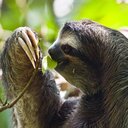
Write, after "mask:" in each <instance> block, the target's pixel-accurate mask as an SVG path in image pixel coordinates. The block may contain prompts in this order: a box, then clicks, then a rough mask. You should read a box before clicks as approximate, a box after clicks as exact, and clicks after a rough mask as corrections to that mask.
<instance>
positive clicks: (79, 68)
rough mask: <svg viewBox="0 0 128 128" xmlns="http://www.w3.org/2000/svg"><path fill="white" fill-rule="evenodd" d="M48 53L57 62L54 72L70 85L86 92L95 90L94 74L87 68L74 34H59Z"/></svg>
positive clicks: (81, 49) (80, 45)
mask: <svg viewBox="0 0 128 128" xmlns="http://www.w3.org/2000/svg"><path fill="white" fill-rule="evenodd" d="M48 52H49V54H50V56H51V58H52V59H53V60H55V61H56V62H57V67H56V68H55V70H56V71H57V72H59V73H60V74H61V75H62V76H63V77H64V78H65V79H66V80H67V81H68V82H70V83H71V84H72V85H75V86H77V87H79V88H81V89H82V90H84V91H85V90H87V91H88V92H89V91H91V90H95V88H97V87H96V82H97V81H96V80H95V77H96V76H95V73H93V71H91V69H90V68H89V67H88V64H87V63H88V62H87V61H88V58H87V57H85V56H84V48H83V46H82V44H81V42H80V41H79V39H78V37H77V35H76V34H75V33H74V32H71V31H66V32H63V33H61V32H60V35H59V36H58V38H57V40H56V41H55V42H54V43H53V45H52V46H51V47H50V48H49V51H48ZM86 62H87V63H86ZM90 87H91V90H90Z"/></svg>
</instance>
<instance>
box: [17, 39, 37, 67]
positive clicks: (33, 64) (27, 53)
mask: <svg viewBox="0 0 128 128" xmlns="http://www.w3.org/2000/svg"><path fill="white" fill-rule="evenodd" d="M18 42H19V44H20V45H21V47H22V48H23V50H24V52H25V53H26V55H27V56H28V58H29V60H30V61H31V63H32V66H33V67H34V68H35V67H36V66H35V62H34V58H33V56H32V53H31V52H30V50H29V48H28V46H27V44H26V43H25V42H24V40H23V39H22V38H21V37H18Z"/></svg>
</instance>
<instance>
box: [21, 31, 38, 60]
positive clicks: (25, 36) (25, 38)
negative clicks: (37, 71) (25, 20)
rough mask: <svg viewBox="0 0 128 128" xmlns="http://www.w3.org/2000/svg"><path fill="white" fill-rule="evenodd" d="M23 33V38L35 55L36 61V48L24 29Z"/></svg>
mask: <svg viewBox="0 0 128 128" xmlns="http://www.w3.org/2000/svg"><path fill="white" fill-rule="evenodd" d="M21 35H22V36H23V39H24V40H25V43H26V44H27V46H28V48H29V50H30V52H31V54H32V56H33V59H34V61H36V56H35V52H34V48H33V46H32V42H31V41H30V39H29V37H28V35H27V34H26V33H25V32H24V31H21Z"/></svg>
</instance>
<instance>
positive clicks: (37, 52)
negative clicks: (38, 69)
mask: <svg viewBox="0 0 128 128" xmlns="http://www.w3.org/2000/svg"><path fill="white" fill-rule="evenodd" d="M27 35H28V36H29V38H30V40H31V42H32V45H33V47H34V50H35V53H36V57H37V59H39V51H40V50H39V47H38V39H37V38H36V36H35V34H34V33H33V32H32V31H30V30H27Z"/></svg>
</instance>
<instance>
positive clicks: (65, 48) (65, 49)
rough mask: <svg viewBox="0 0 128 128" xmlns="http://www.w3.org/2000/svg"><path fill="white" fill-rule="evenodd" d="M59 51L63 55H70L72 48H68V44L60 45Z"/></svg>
mask: <svg viewBox="0 0 128 128" xmlns="http://www.w3.org/2000/svg"><path fill="white" fill-rule="evenodd" d="M61 49H62V51H63V52H64V53H65V54H70V53H72V47H71V46H69V45H68V44H65V45H62V46H61Z"/></svg>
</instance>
